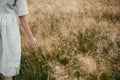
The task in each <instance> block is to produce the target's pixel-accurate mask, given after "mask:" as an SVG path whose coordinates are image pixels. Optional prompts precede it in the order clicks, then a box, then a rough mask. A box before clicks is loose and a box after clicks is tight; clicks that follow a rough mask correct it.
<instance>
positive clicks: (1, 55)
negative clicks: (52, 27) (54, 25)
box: [0, 0, 28, 77]
mask: <svg viewBox="0 0 120 80" xmlns="http://www.w3.org/2000/svg"><path fill="white" fill-rule="evenodd" d="M27 14H28V8H27V3H26V0H0V73H1V74H3V75H5V76H10V77H11V76H16V75H18V74H19V72H20V63H21V37H20V29H19V24H18V20H17V16H23V15H27Z"/></svg>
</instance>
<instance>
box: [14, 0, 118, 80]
mask: <svg viewBox="0 0 120 80" xmlns="http://www.w3.org/2000/svg"><path fill="white" fill-rule="evenodd" d="M28 6H29V15H28V16H27V17H28V20H29V24H30V28H31V30H32V32H33V34H34V36H35V37H36V38H37V40H38V43H39V50H38V52H34V51H32V50H30V48H29V45H28V42H27V38H26V36H25V33H24V31H23V30H22V29H21V36H22V37H21V40H22V60H21V70H20V75H18V76H17V77H16V78H15V80H120V0H28Z"/></svg>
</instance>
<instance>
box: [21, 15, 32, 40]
mask: <svg viewBox="0 0 120 80" xmlns="http://www.w3.org/2000/svg"><path fill="white" fill-rule="evenodd" d="M19 19H20V22H21V25H22V28H23V30H24V31H25V33H26V35H27V37H28V38H29V39H31V38H32V37H33V34H32V32H31V29H30V26H29V24H28V20H27V18H26V16H20V17H19Z"/></svg>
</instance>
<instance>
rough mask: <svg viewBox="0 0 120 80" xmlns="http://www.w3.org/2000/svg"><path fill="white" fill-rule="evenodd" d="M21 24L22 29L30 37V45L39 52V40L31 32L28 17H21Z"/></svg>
mask: <svg viewBox="0 0 120 80" xmlns="http://www.w3.org/2000/svg"><path fill="white" fill-rule="evenodd" d="M19 19H20V22H21V24H22V28H23V29H24V31H25V33H26V34H27V37H28V42H29V45H30V48H31V49H32V50H34V51H37V50H38V43H37V40H36V39H35V38H34V37H33V34H32V32H31V29H30V26H29V24H28V20H27V18H26V16H19Z"/></svg>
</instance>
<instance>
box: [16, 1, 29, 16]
mask: <svg viewBox="0 0 120 80" xmlns="http://www.w3.org/2000/svg"><path fill="white" fill-rule="evenodd" d="M16 12H17V14H18V16H24V15H27V14H28V6H27V1H26V0H16Z"/></svg>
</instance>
